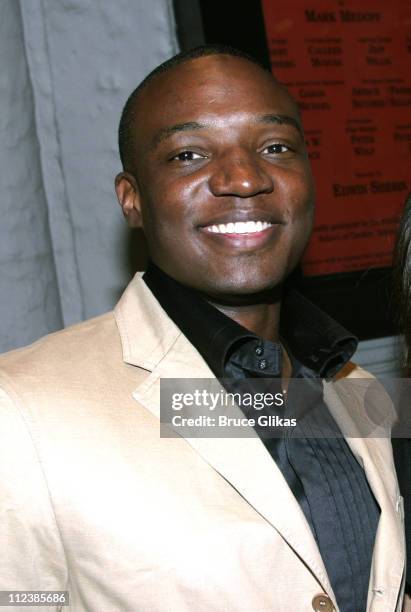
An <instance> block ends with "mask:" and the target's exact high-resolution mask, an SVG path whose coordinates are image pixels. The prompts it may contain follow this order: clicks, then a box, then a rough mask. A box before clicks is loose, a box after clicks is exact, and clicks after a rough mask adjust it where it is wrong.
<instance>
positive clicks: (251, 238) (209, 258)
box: [116, 55, 314, 301]
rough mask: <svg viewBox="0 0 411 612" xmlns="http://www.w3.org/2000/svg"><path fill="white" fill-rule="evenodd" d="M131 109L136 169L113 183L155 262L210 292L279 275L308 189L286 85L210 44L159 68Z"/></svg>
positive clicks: (297, 235) (221, 293)
mask: <svg viewBox="0 0 411 612" xmlns="http://www.w3.org/2000/svg"><path fill="white" fill-rule="evenodd" d="M135 111H136V112H135V119H134V124H133V130H134V131H133V137H134V138H135V142H134V143H133V146H134V150H135V165H134V168H133V177H131V176H128V178H127V175H119V177H117V183H116V188H117V194H118V197H119V200H120V201H121V203H122V205H123V210H124V211H125V214H127V215H128V216H129V217H130V220H131V221H134V225H141V227H142V228H143V230H144V233H145V236H146V239H147V244H148V248H149V253H150V256H151V258H152V260H153V261H154V262H155V263H156V264H157V266H158V267H160V268H161V269H162V270H164V271H165V272H166V273H168V274H169V275H170V276H172V277H173V278H175V279H176V280H178V281H180V282H181V283H183V284H185V285H188V286H190V287H193V288H196V289H198V290H200V291H201V292H203V293H204V294H206V295H207V296H209V297H210V298H211V299H215V300H217V301H218V300H219V299H220V300H223V301H227V300H228V301H230V300H233V301H235V300H236V296H238V298H240V296H245V295H249V296H251V295H255V294H258V293H260V292H263V291H266V290H269V289H271V288H272V287H274V286H277V285H279V284H281V282H282V281H283V280H284V279H285V278H286V277H287V276H288V274H289V273H290V272H291V271H292V269H293V268H294V267H295V265H296V264H297V263H298V261H299V260H300V258H301V255H302V253H303V250H304V248H305V246H306V243H307V241H308V238H309V235H310V232H311V227H312V217H313V200H314V188H313V182H312V176H311V171H310V167H309V163H308V160H307V154H306V150H305V143H304V137H303V134H302V130H301V127H300V123H299V117H298V112H297V109H296V106H295V104H294V102H293V101H292V100H291V98H290V96H289V95H288V94H287V92H286V91H285V90H284V89H283V88H281V87H280V86H279V85H278V84H277V83H276V82H275V81H274V80H273V79H272V78H271V76H270V74H269V73H265V72H264V71H263V70H262V69H260V68H259V67H258V66H256V65H254V64H253V63H251V62H249V61H247V60H245V59H243V58H237V57H232V56H229V55H212V56H207V57H202V58H197V59H194V60H190V61H187V62H185V63H183V64H180V65H178V66H175V67H173V68H172V69H170V70H169V71H168V72H166V73H164V74H160V75H158V76H156V77H155V78H154V79H153V80H152V81H151V82H150V83H149V84H148V85H147V86H146V87H145V88H144V89H143V90H142V91H141V92H140V96H139V99H138V101H137V105H136V109H135Z"/></svg>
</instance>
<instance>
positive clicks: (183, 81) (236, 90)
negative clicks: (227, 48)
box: [136, 56, 298, 120]
mask: <svg viewBox="0 0 411 612" xmlns="http://www.w3.org/2000/svg"><path fill="white" fill-rule="evenodd" d="M141 93H142V95H141V96H140V99H139V100H138V101H137V108H136V111H137V112H136V115H137V116H138V115H140V116H141V118H143V116H148V115H149V116H151V117H152V118H154V116H155V115H160V116H162V117H164V118H165V117H166V116H167V117H169V118H170V119H172V118H173V117H175V116H176V115H177V114H178V113H179V112H180V111H184V112H188V113H190V111H191V110H192V111H193V112H194V113H196V112H199V111H200V112H204V113H218V112H219V111H220V110H223V109H229V108H230V105H231V101H232V106H234V104H235V105H236V110H237V111H238V110H242V111H244V112H247V110H248V109H249V108H253V107H254V106H258V105H260V106H261V109H262V108H263V107H264V106H265V107H266V111H267V113H268V112H274V111H278V112H279V113H282V112H286V114H288V115H293V116H295V117H296V118H298V109H297V107H296V105H295V103H294V101H293V100H292V98H291V96H290V95H289V93H288V92H287V90H286V89H285V88H284V87H282V86H281V85H280V84H279V83H278V82H277V81H276V80H275V79H274V78H273V77H272V75H271V74H270V73H269V72H267V71H265V70H264V69H263V68H260V67H259V66H257V65H255V64H253V63H252V62H250V61H248V60H246V59H243V58H238V57H231V56H210V57H202V58H196V59H191V60H189V61H187V62H184V63H183V64H180V65H178V66H174V67H173V68H172V69H170V70H169V71H167V72H166V73H164V74H159V75H156V77H155V78H154V79H153V80H152V81H151V82H150V83H149V85H148V86H147V87H146V88H145V89H144V90H143V91H142V92H141ZM234 98H235V101H234ZM276 106H277V108H275V107H276ZM138 111H141V112H138ZM138 118H140V117H138ZM187 120H190V117H189V116H188V117H187Z"/></svg>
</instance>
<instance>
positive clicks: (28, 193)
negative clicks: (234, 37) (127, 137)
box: [0, 0, 178, 352]
mask: <svg viewBox="0 0 411 612" xmlns="http://www.w3.org/2000/svg"><path fill="white" fill-rule="evenodd" d="M177 51H178V49H177V42H176V37H175V24H174V17H173V13H172V7H171V0H116V1H115V2H112V1H111V0H98V1H96V0H2V1H1V2H0V67H1V68H0V109H1V113H0V134H1V140H0V168H1V169H0V188H1V202H0V212H1V215H0V352H3V351H6V350H9V349H11V348H15V347H19V346H23V345H25V344H27V343H29V342H31V341H33V340H35V339H37V338H39V337H40V336H42V335H44V334H46V333H49V332H50V331H54V330H56V329H59V328H61V327H63V326H67V325H70V324H72V323H76V322H78V321H81V320H83V319H86V318H90V317H92V316H95V315H98V314H100V313H102V312H105V311H107V310H109V309H111V308H112V307H113V305H114V303H115V301H116V300H117V298H118V296H119V295H120V293H121V291H122V289H123V288H124V286H125V285H126V283H127V282H128V280H129V278H130V275H131V273H132V270H131V268H130V263H129V244H130V235H129V231H128V229H127V227H126V224H125V221H124V219H123V217H122V215H121V211H120V208H119V206H118V205H117V203H116V198H115V194H114V189H113V179H114V176H115V174H116V173H117V172H118V171H119V170H120V162H119V157H118V150H117V133H116V132H117V125H118V120H119V117H120V113H121V109H122V107H123V104H124V102H125V100H126V98H127V96H128V94H129V93H130V92H131V90H132V89H133V88H134V87H135V86H136V85H137V84H138V83H139V81H140V80H141V79H142V78H143V77H144V76H145V75H146V74H147V73H148V72H149V71H150V70H151V69H152V68H154V66H156V65H157V64H159V63H160V62H162V61H164V60H165V59H167V58H168V57H170V56H171V55H173V54H174V53H176V52H177Z"/></svg>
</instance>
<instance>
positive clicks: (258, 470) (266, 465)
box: [115, 275, 333, 597]
mask: <svg viewBox="0 0 411 612" xmlns="http://www.w3.org/2000/svg"><path fill="white" fill-rule="evenodd" d="M139 276H140V275H139ZM139 276H137V277H136V278H135V279H134V281H132V283H131V285H130V286H129V288H128V289H127V291H126V293H125V294H124V296H123V298H122V299H121V300H120V302H119V304H118V305H117V307H116V310H115V316H116V320H117V323H118V326H119V331H120V335H121V338H122V344H123V355H124V360H125V361H126V362H127V363H130V364H132V365H135V366H138V367H142V368H145V369H147V370H149V371H151V374H149V376H148V377H147V378H146V379H145V380H144V381H143V382H142V383H141V384H140V385H139V386H138V388H137V389H135V391H134V393H133V396H134V398H135V399H136V400H137V401H138V402H139V403H140V404H142V405H143V406H144V407H145V408H147V409H148V410H149V411H150V412H151V413H152V414H153V415H155V416H156V417H157V418H159V416H160V414H159V413H160V378H187V377H189V378H215V377H214V374H213V373H212V372H211V370H210V369H209V368H208V366H207V364H206V363H205V362H204V360H203V359H202V357H201V355H200V354H199V353H198V351H196V349H195V348H194V347H193V346H192V345H191V344H190V343H189V341H188V340H187V338H186V337H185V336H184V335H183V334H182V333H181V332H180V330H179V329H178V328H177V327H176V326H175V324H174V323H173V322H172V321H171V320H170V319H169V317H168V316H167V315H166V313H165V312H164V311H163V309H162V308H161V307H160V305H159V304H158V302H157V301H156V300H155V298H154V296H153V295H152V294H151V292H150V291H149V289H148V288H147V287H146V285H145V283H144V281H142V280H141V278H139ZM138 330H141V332H142V334H143V341H142V338H141V333H139V331H138ZM143 345H145V347H146V348H145V350H144V349H143V348H142V347H143ZM148 348H149V349H150V350H147V349H148ZM238 411H239V413H240V410H239V409H238ZM241 415H242V413H241ZM159 431H160V429H159ZM185 440H186V442H187V443H188V444H190V446H191V447H192V448H193V449H194V450H195V451H196V452H197V453H199V454H200V455H201V456H202V458H203V459H204V460H205V461H206V462H207V463H208V464H209V465H210V466H211V467H212V468H213V469H214V470H216V471H217V472H218V473H219V474H221V476H222V477H223V478H224V479H225V480H227V481H228V482H229V483H230V484H231V486H233V487H234V488H235V489H236V490H237V491H238V492H239V494H240V495H241V496H242V497H243V498H244V499H245V500H247V502H248V503H249V504H250V505H251V506H252V507H253V508H254V509H255V510H256V511H257V512H258V513H259V514H260V515H261V516H262V517H263V518H264V519H265V520H266V521H268V522H269V523H270V524H271V525H272V526H273V527H274V528H275V529H276V530H277V531H278V532H279V533H280V534H281V535H282V537H283V538H284V539H285V540H286V541H287V542H288V544H289V546H290V547H291V548H292V549H294V551H295V552H296V554H297V555H298V556H299V557H300V558H301V559H302V560H303V562H304V563H305V564H306V565H307V567H308V568H309V569H310V571H311V572H312V573H313V574H314V575H315V576H316V578H317V580H318V581H319V582H320V584H321V586H322V588H323V589H324V591H326V592H327V593H329V595H330V596H331V597H333V591H332V588H331V585H330V583H329V580H328V576H327V573H326V570H325V567H324V564H323V561H322V558H321V555H320V553H319V550H318V547H317V544H316V542H315V539H314V537H313V535H312V532H311V529H310V527H309V525H308V523H307V521H306V519H305V516H304V514H303V512H302V510H301V508H300V506H299V504H298V502H297V501H296V499H295V497H294V495H293V494H292V492H291V490H290V489H289V487H288V485H287V483H286V481H285V480H284V478H283V476H282V474H281V472H280V470H279V469H278V467H277V465H276V464H275V462H274V461H273V459H272V458H271V456H270V455H269V453H268V451H267V450H266V449H265V447H264V445H263V443H262V442H261V441H260V439H259V438H258V437H257V435H256V434H255V435H254V436H253V437H249V438H185Z"/></svg>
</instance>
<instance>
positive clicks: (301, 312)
mask: <svg viewBox="0 0 411 612" xmlns="http://www.w3.org/2000/svg"><path fill="white" fill-rule="evenodd" d="M120 149H121V157H122V162H123V167H124V172H122V173H120V174H119V175H118V176H117V178H116V191H117V195H118V199H119V202H120V204H121V206H122V209H123V212H124V215H125V216H126V217H127V219H128V221H129V223H130V225H132V226H137V227H142V228H143V230H144V233H145V236H146V239H147V244H148V247H149V254H150V259H151V263H150V265H149V268H148V270H147V272H146V273H145V274H144V276H143V277H141V275H137V276H136V277H135V278H134V280H133V281H132V282H131V284H130V285H129V287H128V288H127V290H126V292H125V294H124V295H123V297H122V298H121V300H120V302H119V304H118V305H117V307H116V309H115V311H114V313H108V314H107V315H104V316H102V317H98V318H96V319H94V320H91V321H88V322H86V323H83V324H81V325H78V326H75V327H73V328H71V329H68V330H64V331H63V332H59V333H57V334H53V335H52V336H50V337H48V338H46V339H43V340H41V341H40V342H38V343H36V344H34V345H32V346H31V347H28V348H26V349H24V350H20V351H16V352H14V353H11V354H9V355H7V356H5V357H4V358H3V359H2V360H1V362H0V371H1V380H2V389H3V391H2V396H1V413H2V434H3V437H4V440H3V441H2V443H1V452H2V454H3V457H2V464H1V470H2V475H1V489H2V495H1V501H0V504H1V506H0V507H1V520H0V541H1V544H2V550H3V551H6V553H3V555H2V557H3V558H2V561H1V562H0V563H1V566H2V567H1V571H0V581H1V582H0V584H1V589H5V590H10V589H21V590H38V589H43V590H68V591H69V592H70V598H71V604H70V605H71V606H72V609H73V610H76V611H83V610H93V611H94V610H110V611H111V610H118V611H120V610H121V611H122V612H123V611H133V612H134V611H137V610H141V611H144V612H146V611H148V610H150V611H153V612H154V611H156V612H157V611H158V612H160V611H161V612H163V611H164V610H170V611H173V612H185V611H190V612H191V611H193V610H195V611H196V612H202V611H205V610H207V611H209V610H213V611H223V610H224V611H228V610H229V611H230V612H231V611H236V612H237V611H238V612H240V611H241V612H243V611H244V612H246V611H247V612H249V611H259V612H262V611H267V612H268V611H278V610H289V611H290V612H291V611H292V612H296V611H301V612H302V611H307V610H310V609H314V610H334V609H335V610H338V609H340V610H344V611H349V612H354V611H362V610H365V609H366V607H367V610H372V611H373V612H374V611H377V610H381V611H382V610H383V611H384V612H388V611H391V610H392V611H393V610H400V609H401V600H402V582H403V580H402V577H403V569H404V546H403V533H402V523H401V503H400V497H399V494H398V487H397V483H396V479H395V476H394V470H393V465H392V454H391V449H390V446H389V443H388V441H387V440H383V439H381V440H363V439H360V438H358V439H352V440H349V445H348V444H347V442H346V441H345V440H344V439H336V440H334V441H330V440H328V441H327V440H325V441H324V440H317V441H308V440H304V439H302V440H300V441H298V440H296V441H292V442H290V441H285V440H284V439H281V438H280V439H277V440H264V441H262V440H260V439H259V438H258V437H257V436H254V437H251V438H235V437H231V438H228V439H220V438H201V437H200V438H196V439H195V438H186V439H184V438H183V437H181V436H180V437H170V438H168V437H160V436H159V385H160V379H166V378H183V377H189V378H207V377H210V378H212V377H214V376H218V377H225V376H227V377H229V378H230V377H231V378H232V379H243V378H251V379H255V378H258V377H263V376H268V377H272V378H276V379H279V380H281V379H286V378H288V377H290V376H291V375H292V376H294V377H296V378H298V377H299V378H305V379H310V380H312V381H313V385H314V388H315V389H316V390H317V391H318V389H321V392H320V394H319V396H318V401H319V402H320V404H321V409H322V410H323V412H324V413H325V414H331V412H332V413H333V414H334V417H335V418H337V419H338V413H342V414H343V415H344V413H345V412H346V411H347V410H348V409H350V408H353V409H354V411H355V410H361V401H362V399H361V398H358V397H355V396H352V397H350V404H351V405H350V406H347V407H345V406H344V404H343V399H344V398H342V397H339V396H338V394H337V393H336V392H335V391H333V390H332V388H331V385H330V383H324V397H323V384H322V382H321V377H325V378H331V377H332V376H335V375H337V374H338V376H339V377H344V376H346V375H347V372H348V371H351V375H352V374H354V375H355V368H354V366H346V363H347V361H348V359H349V357H350V356H351V354H352V353H353V351H354V350H355V346H354V341H353V338H352V337H351V336H350V335H349V334H348V333H347V332H345V330H343V329H342V328H341V327H340V326H338V325H337V324H336V323H335V322H333V321H331V320H330V319H329V318H328V317H327V316H326V315H324V314H323V313H321V312H320V311H318V309H316V308H315V307H314V306H313V305H311V304H310V303H308V302H307V301H306V300H304V298H302V297H301V296H298V295H296V294H294V293H291V294H290V295H283V286H284V281H285V279H286V278H287V276H288V275H289V274H290V272H291V271H292V270H293V269H294V268H295V266H296V265H297V263H298V261H299V260H300V258H301V256H302V253H303V251H304V248H305V246H306V244H307V241H308V238H309V235H310V231H311V227H312V218H313V200H314V189H313V183H312V178H311V173H310V168H309V164H308V161H307V154H306V150H305V143H304V138H303V134H302V128H301V125H300V119H299V115H298V111H297V108H296V106H295V104H294V102H293V101H292V99H291V98H290V96H289V94H288V93H287V92H286V90H285V89H284V88H283V87H281V86H280V85H279V84H278V83H277V82H276V81H275V80H274V79H273V78H272V76H271V75H270V73H268V72H266V71H265V70H263V69H262V68H261V67H259V66H258V65H256V63H255V62H254V61H253V60H251V59H250V58H247V57H245V56H244V55H243V54H241V53H239V52H236V51H234V50H229V49H224V48H223V49H221V48H216V47H205V48H200V49H196V50H193V51H191V52H190V53H188V54H187V53H186V54H182V55H180V56H176V58H173V59H172V60H170V61H169V62H166V63H165V64H163V65H162V66H161V67H160V68H159V69H157V70H156V71H154V73H152V74H151V75H149V77H148V78H147V79H146V80H145V81H144V82H143V84H142V85H140V87H139V88H138V89H137V90H136V91H135V92H134V94H133V95H132V96H131V97H130V99H129V101H128V103H127V105H126V107H125V110H124V112H123V117H122V121H121V124H120ZM329 411H330V412H329ZM336 415H337V416H336ZM329 418H331V417H329ZM327 445H328V446H327ZM327 449H328V450H327ZM377 529H378V530H377ZM6 557H7V559H6ZM367 601H368V603H367Z"/></svg>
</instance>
